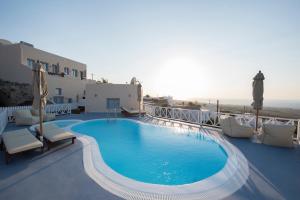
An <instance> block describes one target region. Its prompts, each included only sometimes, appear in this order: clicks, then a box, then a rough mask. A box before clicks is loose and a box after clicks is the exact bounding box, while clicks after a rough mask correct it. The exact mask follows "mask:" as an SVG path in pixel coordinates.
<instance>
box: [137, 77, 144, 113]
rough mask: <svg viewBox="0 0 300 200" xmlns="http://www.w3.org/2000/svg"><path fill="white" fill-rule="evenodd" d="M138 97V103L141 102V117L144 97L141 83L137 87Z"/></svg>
mask: <svg viewBox="0 0 300 200" xmlns="http://www.w3.org/2000/svg"><path fill="white" fill-rule="evenodd" d="M137 96H138V99H137V100H138V102H139V115H141V101H142V96H143V91H142V85H141V83H139V84H138V87H137Z"/></svg>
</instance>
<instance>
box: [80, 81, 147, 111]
mask: <svg viewBox="0 0 300 200" xmlns="http://www.w3.org/2000/svg"><path fill="white" fill-rule="evenodd" d="M142 101H143V100H142ZM142 104H143V102H141V105H142ZM139 105H140V104H139V101H138V85H132V84H110V83H102V84H87V85H86V106H85V111H86V112H111V111H112V110H117V111H120V109H119V108H120V107H124V108H127V109H129V110H138V109H139Z"/></svg>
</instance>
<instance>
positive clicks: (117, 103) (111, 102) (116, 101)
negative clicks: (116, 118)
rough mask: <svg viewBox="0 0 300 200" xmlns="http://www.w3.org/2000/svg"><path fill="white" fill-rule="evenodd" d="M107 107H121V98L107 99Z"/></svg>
mask: <svg viewBox="0 0 300 200" xmlns="http://www.w3.org/2000/svg"><path fill="white" fill-rule="evenodd" d="M106 108H107V109H119V108H120V99H119V98H108V99H106Z"/></svg>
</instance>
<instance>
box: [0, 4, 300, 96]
mask: <svg viewBox="0 0 300 200" xmlns="http://www.w3.org/2000/svg"><path fill="white" fill-rule="evenodd" d="M0 5H1V6H0V24H1V26H2V27H4V28H2V29H1V30H0V38H1V39H7V40H9V41H12V42H19V41H25V42H29V43H32V44H33V45H34V46H35V47H36V48H38V49H42V50H45V51H48V52H51V53H54V54H58V55H60V56H63V57H67V58H70V59H73V60H76V61H78V62H82V63H85V64H87V68H88V69H87V70H88V75H89V77H91V73H93V74H95V75H94V78H95V79H100V78H102V77H103V78H106V79H108V81H109V82H113V83H125V82H130V79H131V78H132V77H136V78H137V79H138V80H140V81H141V82H142V85H143V87H144V95H146V94H149V95H151V96H168V95H170V96H173V97H174V98H176V99H182V100H188V99H192V98H201V99H236V100H238V99H249V100H252V78H253V77H254V76H255V74H256V73H257V72H258V71H259V70H261V71H262V72H263V73H264V74H265V77H266V79H265V82H264V83H265V93H264V99H265V100H281V101H300V92H297V91H299V86H300V79H299V78H298V76H299V74H300V67H299V64H300V50H299V48H298V47H299V46H300V22H299V20H298V19H299V18H300V13H299V12H298V10H299V8H300V2H298V1H284V2H281V1H264V2H260V1H251V3H250V2H243V3H242V2H238V3H237V2H235V1H226V2H218V1H209V2H207V1H184V2H181V1H143V2H138V1H126V2H122V1H109V2H104V1H85V2H81V1H72V4H70V3H69V1H51V2H39V1H26V2H22V1H2V2H1V3H0ZM45 8H47V10H49V11H51V12H50V14H49V12H48V13H47V12H45V10H44V9H45ZM53 12H54V13H55V14H53Z"/></svg>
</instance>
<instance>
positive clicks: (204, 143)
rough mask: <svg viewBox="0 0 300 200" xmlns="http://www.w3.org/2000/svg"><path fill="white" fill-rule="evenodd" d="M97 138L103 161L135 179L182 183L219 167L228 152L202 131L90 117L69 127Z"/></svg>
mask: <svg viewBox="0 0 300 200" xmlns="http://www.w3.org/2000/svg"><path fill="white" fill-rule="evenodd" d="M72 130H73V131H76V132H79V133H84V134H86V135H88V136H91V137H93V138H95V139H96V141H97V143H98V145H99V147H100V149H101V155H102V157H103V159H104V161H105V163H106V164H107V165H108V166H109V167H111V168H112V169H113V170H114V171H116V172H118V173H120V174H122V175H123V176H126V177H128V178H132V179H134V180H137V181H142V182H146V183H153V184H163V185H181V184H188V183H193V182H197V181H200V180H202V179H205V178H207V177H209V176H212V175H213V174H215V173H217V172H218V171H220V170H221V169H222V168H223V167H224V166H225V164H226V162H227V154H226V152H225V151H224V149H223V148H222V146H221V145H219V144H218V143H217V142H216V141H214V140H213V139H212V138H209V136H205V135H203V134H202V133H196V132H192V131H189V130H187V131H182V130H180V129H173V128H164V127H159V126H151V125H146V124H141V123H135V122H134V121H131V120H116V121H115V120H114V121H111V122H107V121H106V120H97V121H89V122H85V123H81V124H78V125H76V126H73V127H72Z"/></svg>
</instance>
